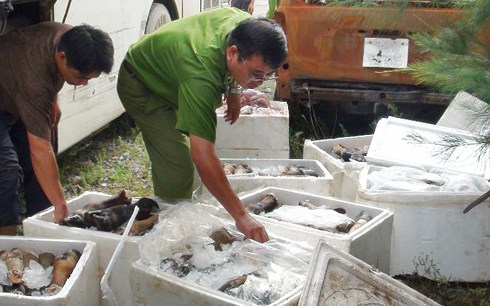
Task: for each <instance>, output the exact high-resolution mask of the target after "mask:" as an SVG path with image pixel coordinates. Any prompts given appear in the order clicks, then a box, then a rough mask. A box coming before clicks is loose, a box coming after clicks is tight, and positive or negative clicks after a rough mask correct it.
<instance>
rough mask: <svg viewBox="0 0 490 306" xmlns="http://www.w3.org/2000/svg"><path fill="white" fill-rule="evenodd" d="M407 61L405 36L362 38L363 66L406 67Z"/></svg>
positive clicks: (406, 40)
mask: <svg viewBox="0 0 490 306" xmlns="http://www.w3.org/2000/svg"><path fill="white" fill-rule="evenodd" d="M407 63H408V39H407V38H398V39H391V38H370V37H366V38H365V39H364V57H363V60H362V66H363V67H381V68H406V67H407Z"/></svg>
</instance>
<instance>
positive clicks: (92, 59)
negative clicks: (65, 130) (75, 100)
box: [0, 22, 114, 235]
mask: <svg viewBox="0 0 490 306" xmlns="http://www.w3.org/2000/svg"><path fill="white" fill-rule="evenodd" d="M113 56H114V47H113V45H112V41H111V38H110V37H109V35H108V34H107V33H105V32H103V31H101V30H98V29H95V28H93V27H91V26H89V25H81V26H76V27H72V26H69V25H66V24H61V23H56V22H45V23H40V24H37V25H34V26H30V27H25V28H21V29H18V30H15V31H11V32H9V33H7V34H5V35H3V36H1V37H0V80H1V81H0V235H12V234H14V232H15V226H16V225H17V224H18V221H19V217H20V208H21V200H20V190H21V187H22V186H23V187H24V188H23V189H24V191H25V200H26V215H27V216H29V215H33V214H35V213H37V212H39V211H41V210H42V209H45V208H47V207H49V206H50V205H53V206H54V208H55V212H54V219H55V222H60V221H61V220H62V219H63V218H64V217H66V216H67V215H68V210H67V208H66V201H65V196H64V191H63V188H62V186H61V182H60V178H59V173H58V166H57V163H56V156H55V153H54V152H53V149H52V146H51V130H52V129H53V128H54V127H56V125H57V124H58V122H59V119H60V116H61V113H60V110H59V105H58V100H57V95H58V92H59V91H60V90H61V88H62V87H63V84H64V83H65V82H66V83H68V84H70V85H75V86H76V85H86V84H87V83H88V81H89V80H90V79H92V78H96V77H98V76H99V75H100V74H101V73H102V72H105V73H108V72H110V71H111V69H112V66H113V63H114V59H113Z"/></svg>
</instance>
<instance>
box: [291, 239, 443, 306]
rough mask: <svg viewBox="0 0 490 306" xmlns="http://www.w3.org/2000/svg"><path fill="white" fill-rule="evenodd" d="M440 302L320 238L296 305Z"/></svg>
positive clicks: (423, 305)
mask: <svg viewBox="0 0 490 306" xmlns="http://www.w3.org/2000/svg"><path fill="white" fill-rule="evenodd" d="M340 304H342V305H366V304H369V305H413V306H429V305H432V306H436V305H439V304H437V303H436V302H434V301H432V300H431V299H429V298H427V297H426V296H424V295H422V294H420V293H419V292H417V291H415V290H413V289H412V288H410V287H408V286H407V285H405V284H403V283H402V282H399V281H397V280H395V279H393V278H391V277H389V276H388V275H386V274H384V273H380V272H375V271H373V270H372V269H371V266H369V265H367V264H366V263H364V262H362V261H361V260H359V259H357V258H355V257H353V256H351V255H349V254H347V253H345V252H343V251H341V250H339V249H337V248H334V247H333V246H331V245H329V244H328V243H327V241H325V240H324V239H321V240H320V241H319V243H318V245H317V247H316V248H315V253H314V254H313V258H312V260H311V267H310V272H309V274H308V278H307V280H306V283H305V288H304V290H303V294H302V295H301V299H300V301H299V306H310V305H340Z"/></svg>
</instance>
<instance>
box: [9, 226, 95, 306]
mask: <svg viewBox="0 0 490 306" xmlns="http://www.w3.org/2000/svg"><path fill="white" fill-rule="evenodd" d="M57 238H58V237H57ZM0 246H1V247H0V249H2V250H8V251H10V250H11V249H12V248H19V249H21V250H22V249H30V250H33V251H34V252H38V253H43V252H50V253H53V254H55V256H58V255H63V253H64V252H65V251H67V250H69V249H76V250H78V251H80V252H81V253H82V256H81V257H80V259H79V260H78V263H77V265H76V266H75V269H74V270H73V272H72V273H71V275H70V277H69V278H68V279H67V281H66V283H65V285H64V286H63V288H62V289H61V291H60V292H59V293H58V294H56V295H53V296H42V297H41V296H22V295H17V294H13V293H4V292H0V304H1V305H4V306H5V305H49V306H52V305H59V306H67V305H68V306H78V305H99V283H98V282H96V281H95V280H96V279H97V278H98V269H99V263H98V258H97V254H96V251H97V247H98V246H97V245H96V244H95V242H92V241H80V240H63V239H56V240H54V239H39V238H27V237H19V236H8V237H7V236H0Z"/></svg>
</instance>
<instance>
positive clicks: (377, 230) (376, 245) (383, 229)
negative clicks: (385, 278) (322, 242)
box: [240, 187, 393, 272]
mask: <svg viewBox="0 0 490 306" xmlns="http://www.w3.org/2000/svg"><path fill="white" fill-rule="evenodd" d="M269 192H272V193H274V194H275V195H276V196H277V198H278V200H279V202H280V203H282V205H298V202H299V201H304V200H308V201H309V202H310V203H312V204H313V205H317V206H321V205H325V206H327V207H332V208H343V209H345V211H346V215H347V216H348V217H350V218H352V219H354V220H355V218H356V216H357V215H358V214H359V213H360V212H361V211H365V212H367V213H368V214H370V215H371V216H372V218H373V219H372V220H371V221H369V222H368V223H366V224H365V225H364V226H362V227H361V228H360V229H358V230H356V231H354V232H352V233H348V234H341V233H339V234H338V233H331V232H327V231H322V230H318V229H315V228H311V227H306V226H302V225H298V224H292V223H289V222H283V221H279V220H275V219H271V218H268V217H265V216H263V215H254V218H256V219H257V220H259V221H260V223H262V224H263V225H264V226H265V228H266V230H267V231H270V232H271V233H274V234H277V235H282V236H283V237H285V238H287V239H289V240H292V241H297V242H305V243H308V244H309V245H310V246H311V247H315V246H316V244H317V242H318V240H319V239H320V238H324V239H326V240H327V241H328V242H329V243H331V244H332V245H334V246H335V247H337V248H339V249H341V250H343V251H345V252H348V253H350V254H352V255H354V256H356V257H357V258H359V259H361V260H363V261H365V262H366V263H368V264H371V265H373V266H375V267H376V268H378V269H379V270H381V271H386V272H387V271H388V267H389V262H390V241H391V235H392V233H391V232H392V224H393V213H391V212H390V211H388V210H385V209H379V208H375V207H370V206H366V205H362V204H358V203H354V202H348V201H344V200H340V199H338V198H332V197H322V196H318V195H314V194H311V193H305V192H298V191H292V190H287V189H283V188H274V187H269V188H264V189H261V190H257V191H256V192H254V193H250V194H248V195H247V196H245V197H240V200H241V201H242V203H243V204H244V205H246V204H248V203H257V202H259V201H260V200H261V199H262V198H263V197H264V196H265V195H266V194H267V193H269Z"/></svg>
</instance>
